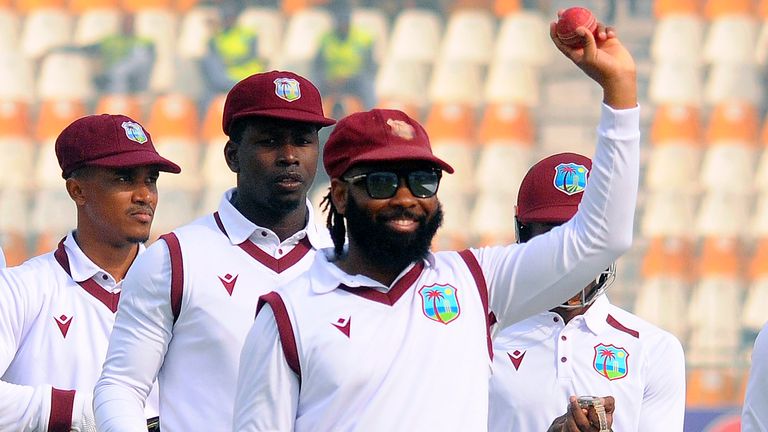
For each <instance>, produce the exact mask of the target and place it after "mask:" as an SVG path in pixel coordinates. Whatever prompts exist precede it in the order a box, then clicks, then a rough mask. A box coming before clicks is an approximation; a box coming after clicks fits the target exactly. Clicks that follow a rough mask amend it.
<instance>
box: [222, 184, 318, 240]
mask: <svg viewBox="0 0 768 432" xmlns="http://www.w3.org/2000/svg"><path fill="white" fill-rule="evenodd" d="M232 205H233V206H234V207H235V208H236V209H237V211H238V212H240V214H242V215H243V216H244V217H245V218H246V219H248V220H249V221H251V222H253V223H254V224H256V225H258V226H260V227H263V228H268V229H270V230H272V232H274V233H275V234H276V235H277V237H278V238H279V239H280V241H285V239H287V238H289V237H291V236H292V235H294V234H296V233H297V232H299V231H301V230H303V229H304V228H305V227H306V226H307V219H308V218H309V211H308V210H307V206H306V205H304V204H301V206H300V207H299V208H297V209H295V210H288V211H285V212H275V211H271V210H269V209H265V208H262V207H246V206H243V205H242V204H241V203H240V202H239V201H238V199H237V195H235V196H234V197H233V199H232Z"/></svg>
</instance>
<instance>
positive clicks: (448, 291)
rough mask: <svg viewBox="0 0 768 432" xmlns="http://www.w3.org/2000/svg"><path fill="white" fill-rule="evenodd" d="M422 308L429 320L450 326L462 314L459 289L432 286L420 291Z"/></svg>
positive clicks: (448, 286)
mask: <svg viewBox="0 0 768 432" xmlns="http://www.w3.org/2000/svg"><path fill="white" fill-rule="evenodd" d="M419 294H421V306H422V311H423V312H424V315H426V317H427V318H429V319H431V320H433V321H437V322H439V323H443V324H448V323H449V322H451V321H453V320H455V319H456V318H458V317H459V314H461V309H460V308H459V297H458V295H457V289H456V288H454V287H452V286H450V285H437V284H435V285H430V286H425V287H422V288H421V289H420V290H419Z"/></svg>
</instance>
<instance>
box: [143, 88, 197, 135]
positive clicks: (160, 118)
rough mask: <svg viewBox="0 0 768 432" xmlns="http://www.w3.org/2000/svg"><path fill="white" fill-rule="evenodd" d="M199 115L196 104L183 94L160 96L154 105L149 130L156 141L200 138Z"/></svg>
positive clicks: (150, 114) (148, 125)
mask: <svg viewBox="0 0 768 432" xmlns="http://www.w3.org/2000/svg"><path fill="white" fill-rule="evenodd" d="M198 126H199V122H198V113H197V107H196V105H195V102H194V101H193V100H192V99H190V98H189V97H187V96H184V95H182V94H168V95H164V96H159V97H158V98H157V99H155V101H154V103H153V104H152V108H151V110H150V113H149V120H148V124H147V129H149V131H150V133H151V134H152V137H153V138H154V139H160V138H165V137H173V138H176V137H182V138H189V139H193V138H196V137H197V136H198V132H199V131H198Z"/></svg>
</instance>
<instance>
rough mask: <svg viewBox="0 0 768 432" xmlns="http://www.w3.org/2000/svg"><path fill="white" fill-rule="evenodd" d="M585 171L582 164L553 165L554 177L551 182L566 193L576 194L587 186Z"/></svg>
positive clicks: (586, 170) (585, 168)
mask: <svg viewBox="0 0 768 432" xmlns="http://www.w3.org/2000/svg"><path fill="white" fill-rule="evenodd" d="M587 173H589V170H588V169H587V167H585V166H584V165H579V164H577V163H573V162H571V163H564V164H559V165H558V166H556V167H555V178H554V179H553V181H552V183H553V184H554V185H555V188H556V189H557V190H559V191H560V192H563V193H564V194H566V195H576V194H577V193H579V192H583V191H584V188H585V187H586V186H587Z"/></svg>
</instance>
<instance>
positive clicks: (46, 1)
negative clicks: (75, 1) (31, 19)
mask: <svg viewBox="0 0 768 432" xmlns="http://www.w3.org/2000/svg"><path fill="white" fill-rule="evenodd" d="M13 3H15V5H16V10H18V11H19V12H20V13H23V14H29V13H33V12H36V11H38V10H40V9H63V8H64V7H65V6H66V1H65V0H15V1H13Z"/></svg>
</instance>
